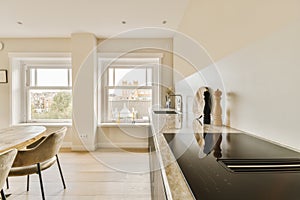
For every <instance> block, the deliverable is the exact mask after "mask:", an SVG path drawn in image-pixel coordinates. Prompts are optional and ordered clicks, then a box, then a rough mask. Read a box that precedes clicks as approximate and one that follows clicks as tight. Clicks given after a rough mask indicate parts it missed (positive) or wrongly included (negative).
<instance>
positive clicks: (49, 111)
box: [30, 90, 72, 120]
mask: <svg viewBox="0 0 300 200" xmlns="http://www.w3.org/2000/svg"><path fill="white" fill-rule="evenodd" d="M30 103H31V120H38V119H71V118H72V94H71V91H45V90H44V91H43V90H42V91H41V90H32V91H30Z"/></svg>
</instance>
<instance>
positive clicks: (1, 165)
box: [0, 149, 17, 200]
mask: <svg viewBox="0 0 300 200" xmlns="http://www.w3.org/2000/svg"><path fill="white" fill-rule="evenodd" d="M16 155H17V149H11V150H9V151H6V152H3V153H1V154H0V189H1V199H2V200H5V199H6V196H5V194H4V191H3V186H4V184H5V180H6V177H7V175H8V173H9V170H10V169H11V166H12V164H13V162H14V159H15V157H16Z"/></svg>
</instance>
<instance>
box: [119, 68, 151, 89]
mask: <svg viewBox="0 0 300 200" xmlns="http://www.w3.org/2000/svg"><path fill="white" fill-rule="evenodd" d="M115 85H117V86H122V85H139V86H141V85H146V68H142V69H140V68H127V69H126V68H125V69H124V68H115Z"/></svg>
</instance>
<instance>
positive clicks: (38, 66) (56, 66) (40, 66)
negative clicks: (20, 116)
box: [24, 63, 72, 123]
mask: <svg viewBox="0 0 300 200" xmlns="http://www.w3.org/2000/svg"><path fill="white" fill-rule="evenodd" d="M30 69H68V75H67V76H68V86H30V81H31V78H32V77H30ZM71 70H72V67H71V65H68V64H64V65H62V64H44V63H43V64H26V65H25V74H24V75H25V77H26V78H25V80H26V83H25V93H26V100H25V101H26V122H27V123H32V122H56V123H60V122H71V121H72V119H31V118H30V116H31V106H30V103H31V101H30V95H29V92H30V90H32V89H39V90H61V91H70V92H71V94H72V79H71V76H72V71H71ZM36 76H37V74H36V73H35V79H36V78H37V77H36ZM35 82H36V80H35Z"/></svg>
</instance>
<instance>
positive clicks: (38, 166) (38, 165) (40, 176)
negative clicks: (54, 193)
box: [37, 163, 45, 200]
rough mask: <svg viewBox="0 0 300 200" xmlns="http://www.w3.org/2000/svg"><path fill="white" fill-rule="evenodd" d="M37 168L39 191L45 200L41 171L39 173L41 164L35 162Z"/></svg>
mask: <svg viewBox="0 0 300 200" xmlns="http://www.w3.org/2000/svg"><path fill="white" fill-rule="evenodd" d="M37 168H38V174H39V178H40V186H41V192H42V199H43V200H45V194H44V187H43V180H42V173H41V165H40V163H38V164H37Z"/></svg>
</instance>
